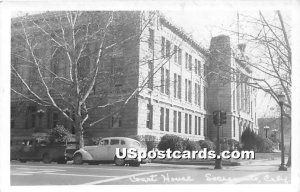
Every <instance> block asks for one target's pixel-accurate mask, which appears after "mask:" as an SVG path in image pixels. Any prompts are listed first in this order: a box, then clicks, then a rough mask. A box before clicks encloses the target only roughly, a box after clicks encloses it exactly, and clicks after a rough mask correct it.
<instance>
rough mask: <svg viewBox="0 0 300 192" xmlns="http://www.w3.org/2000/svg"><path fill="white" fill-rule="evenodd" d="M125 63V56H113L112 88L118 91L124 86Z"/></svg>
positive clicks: (111, 69)
mask: <svg viewBox="0 0 300 192" xmlns="http://www.w3.org/2000/svg"><path fill="white" fill-rule="evenodd" d="M123 64H124V62H123V58H120V57H118V58H116V57H112V58H111V65H110V67H111V68H110V71H111V88H112V89H113V91H116V92H120V88H121V87H122V86H123V82H124V72H123ZM88 70H89V69H88ZM86 71H87V70H86Z"/></svg>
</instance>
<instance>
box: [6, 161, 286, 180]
mask: <svg viewBox="0 0 300 192" xmlns="http://www.w3.org/2000/svg"><path fill="white" fill-rule="evenodd" d="M272 163H273V164H272ZM277 163H278V162H277V161H276V162H272V161H270V162H265V163H263V162H260V163H256V164H251V165H243V166H223V169H221V170H214V166H207V165H206V166H204V165H203V166H198V165H197V166H196V165H166V164H157V163H149V164H143V165H141V166H140V167H129V166H124V167H118V166H115V165H113V164H100V165H88V164H83V165H73V164H64V165H63V164H56V163H52V164H43V163H41V162H27V163H20V162H18V161H12V162H11V185H12V186H30V185H100V184H104V185H115V184H121V185H124V184H125V185H133V184H288V183H290V182H291V172H290V169H288V171H287V172H279V171H278V166H277V165H278V164H277Z"/></svg>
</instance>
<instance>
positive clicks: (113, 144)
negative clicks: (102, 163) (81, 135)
mask: <svg viewBox="0 0 300 192" xmlns="http://www.w3.org/2000/svg"><path fill="white" fill-rule="evenodd" d="M109 144H110V145H108V147H107V155H108V158H109V160H114V158H115V155H116V148H120V140H119V139H111V140H110V143H109Z"/></svg>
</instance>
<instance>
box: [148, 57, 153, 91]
mask: <svg viewBox="0 0 300 192" xmlns="http://www.w3.org/2000/svg"><path fill="white" fill-rule="evenodd" d="M148 88H149V89H151V90H152V89H153V61H148Z"/></svg>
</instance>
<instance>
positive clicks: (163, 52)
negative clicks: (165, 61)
mask: <svg viewBox="0 0 300 192" xmlns="http://www.w3.org/2000/svg"><path fill="white" fill-rule="evenodd" d="M161 56H162V57H165V38H164V37H161Z"/></svg>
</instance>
